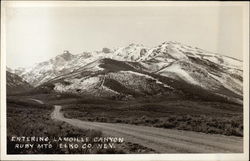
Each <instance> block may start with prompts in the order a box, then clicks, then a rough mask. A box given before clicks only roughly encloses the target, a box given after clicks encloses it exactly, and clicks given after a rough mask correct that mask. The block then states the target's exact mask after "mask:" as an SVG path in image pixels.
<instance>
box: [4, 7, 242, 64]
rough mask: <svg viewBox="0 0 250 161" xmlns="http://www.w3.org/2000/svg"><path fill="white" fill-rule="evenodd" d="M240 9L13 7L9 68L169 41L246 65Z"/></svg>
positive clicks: (9, 18)
mask: <svg viewBox="0 0 250 161" xmlns="http://www.w3.org/2000/svg"><path fill="white" fill-rule="evenodd" d="M242 15H243V14H242V7H241V6H210V7H208V6H202V7H192V6H189V7H184V6H158V7H156V6H151V7H149V6H148V7H145V6H144V7H138V6H136V7H9V8H6V20H7V21H6V37H7V42H6V47H7V49H6V50H7V66H8V67H11V68H17V67H27V66H30V65H32V64H34V63H38V62H41V61H45V60H48V59H50V58H52V57H54V56H56V55H59V54H61V53H62V52H63V50H69V51H70V52H71V53H72V54H79V53H82V52H84V51H95V50H102V48H104V47H107V48H111V49H114V48H118V47H122V46H127V45H129V44H130V43H136V44H143V45H145V46H146V47H154V46H157V45H159V44H161V43H163V42H165V41H178V42H181V43H183V44H187V45H191V46H194V47H199V48H201V49H204V50H207V51H211V52H214V53H218V54H220V55H225V56H230V57H234V58H237V59H240V60H242V59H243V58H242V56H243V53H242V52H243V49H242V43H243V33H242V27H243V20H242V18H243V16H242Z"/></svg>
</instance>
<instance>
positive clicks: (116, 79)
mask: <svg viewBox="0 0 250 161" xmlns="http://www.w3.org/2000/svg"><path fill="white" fill-rule="evenodd" d="M242 65H243V63H242V61H240V60H237V59H235V58H231V57H227V56H222V55H218V54H215V53H211V52H208V51H205V50H202V49H199V48H197V47H191V46H188V45H184V44H181V43H178V42H172V41H169V42H164V43H162V44H160V45H158V46H156V47H154V48H147V47H144V46H143V45H138V44H130V45H129V46H127V47H121V48H118V49H114V50H110V49H107V48H105V49H103V50H102V51H95V52H83V53H81V54H77V55H73V54H71V53H69V52H68V51H65V52H64V53H63V54H61V55H58V56H56V57H55V58H53V59H50V60H48V61H45V62H41V63H38V64H36V65H34V66H32V67H31V68H28V69H25V70H24V71H19V75H20V76H21V77H22V78H24V80H26V81H27V82H29V83H30V84H32V85H34V86H39V85H41V84H43V83H45V84H46V82H49V83H50V84H51V83H52V84H53V85H52V86H50V87H53V90H55V91H58V92H73V93H85V94H86V93H88V94H92V95H101V96H121V95H123V96H129V97H134V96H137V95H155V94H164V95H165V94H166V93H168V94H169V93H171V92H170V91H171V90H174V91H176V92H177V93H178V94H177V93H176V92H175V94H176V95H180V93H185V95H188V94H190V95H192V96H193V95H194V96H195V95H197V96H199V95H201V94H204V93H209V94H208V95H209V96H210V97H211V98H213V97H220V98H223V99H226V100H231V101H233V102H237V103H241V102H242V81H243V77H242V76H243V70H242ZM114 88H115V89H114ZM121 89H122V91H121ZM124 91H125V92H124ZM128 91H129V92H128ZM194 91H196V92H198V93H193V92H194Z"/></svg>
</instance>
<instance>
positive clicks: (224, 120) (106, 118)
mask: <svg viewBox="0 0 250 161" xmlns="http://www.w3.org/2000/svg"><path fill="white" fill-rule="evenodd" d="M61 97H62V96H61ZM54 103H57V104H62V105H63V109H62V110H63V113H64V115H65V117H67V118H77V119H81V120H85V121H98V122H110V123H126V124H135V125H145V126H153V127H159V128H171V129H179V130H188V131H196V132H203V133H210V134H223V135H233V136H240V137H242V136H243V108H242V106H241V105H237V104H230V103H222V102H204V101H200V102H199V101H196V102H194V101H190V100H178V101H176V100H165V99H164V98H155V99H150V98H148V99H137V100H131V101H117V100H107V99H93V98H87V97H80V98H68V99H63V98H62V99H57V100H56V101H55V100H54Z"/></svg>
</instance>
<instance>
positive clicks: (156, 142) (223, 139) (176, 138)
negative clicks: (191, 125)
mask: <svg viewBox="0 0 250 161" xmlns="http://www.w3.org/2000/svg"><path fill="white" fill-rule="evenodd" d="M54 107H55V110H54V111H53V113H52V114H51V117H52V119H54V120H59V121H64V122H66V123H68V124H70V125H73V126H75V127H78V128H82V129H96V130H101V131H102V132H103V133H104V135H107V136H115V137H124V139H125V141H129V142H133V143H138V144H140V145H143V146H145V147H148V148H152V149H154V150H156V151H157V152H159V153H232V152H233V153H242V152H243V138H242V137H235V136H224V135H215V134H204V133H199V132H192V131H182V130H173V129H163V128H155V127H147V126H137V125H129V124H120V123H101V122H88V121H82V120H77V119H69V118H65V117H64V116H63V113H62V112H61V108H62V107H61V106H59V105H55V106H54Z"/></svg>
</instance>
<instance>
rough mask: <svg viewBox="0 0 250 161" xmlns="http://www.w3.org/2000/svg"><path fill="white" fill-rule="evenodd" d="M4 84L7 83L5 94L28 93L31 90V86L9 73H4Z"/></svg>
mask: <svg viewBox="0 0 250 161" xmlns="http://www.w3.org/2000/svg"><path fill="white" fill-rule="evenodd" d="M7 70H9V69H7ZM6 82H7V89H6V90H7V94H13V93H18V92H23V91H28V90H30V89H31V88H32V86H31V85H30V84H29V83H27V82H26V81H24V80H23V79H22V78H21V77H19V76H18V75H16V74H14V73H11V72H9V71H7V72H6Z"/></svg>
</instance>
